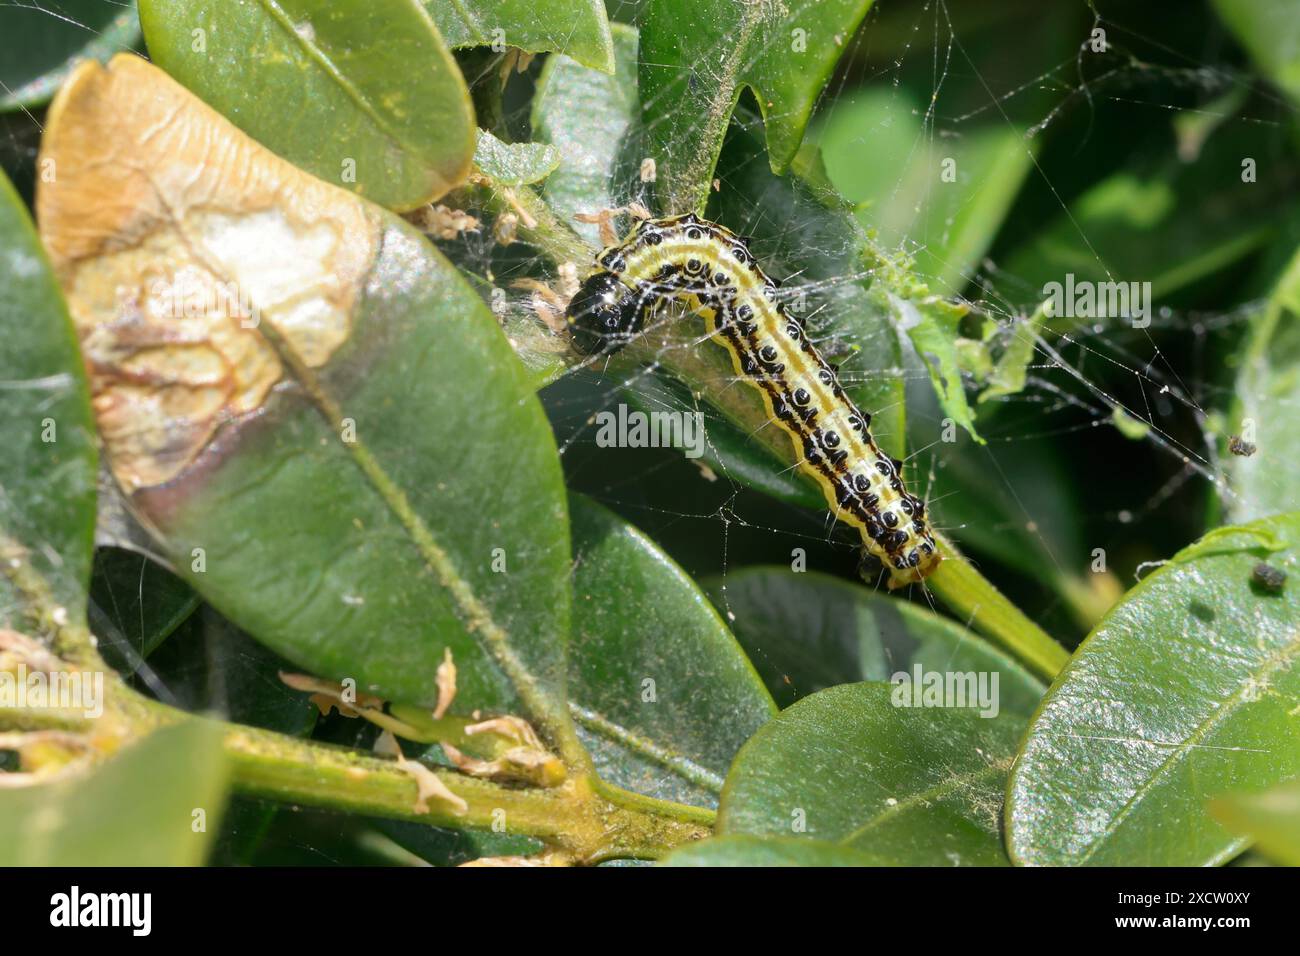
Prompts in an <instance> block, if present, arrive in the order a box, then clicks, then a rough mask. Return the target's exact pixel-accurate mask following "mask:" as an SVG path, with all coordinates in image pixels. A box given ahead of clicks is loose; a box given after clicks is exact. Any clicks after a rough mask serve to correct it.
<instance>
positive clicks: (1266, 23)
mask: <svg viewBox="0 0 1300 956" xmlns="http://www.w3.org/2000/svg"><path fill="white" fill-rule="evenodd" d="M1213 6H1214V9H1215V10H1216V11H1218V14H1219V17H1220V18H1221V19H1222V20H1223V22H1224V23H1226V24H1227V25H1228V28H1229V29H1230V30H1232V32H1233V33H1234V34H1235V35H1236V37H1237V41H1238V42H1239V43H1241V45H1242V46H1243V47H1245V48H1246V52H1247V53H1249V54H1250V55H1251V58H1252V59H1254V61H1255V62H1256V63H1258V64H1259V66H1260V68H1261V69H1262V70H1263V71H1264V73H1265V74H1266V75H1267V76H1268V77H1269V78H1270V79H1271V80H1272V81H1273V82H1274V83H1276V84H1277V85H1278V86H1279V87H1280V88H1281V89H1282V91H1283V92H1284V93H1286V94H1287V96H1289V97H1290V98H1291V101H1292V103H1300V19H1297V17H1296V10H1295V5H1294V4H1292V3H1290V2H1289V0H1214V4H1213Z"/></svg>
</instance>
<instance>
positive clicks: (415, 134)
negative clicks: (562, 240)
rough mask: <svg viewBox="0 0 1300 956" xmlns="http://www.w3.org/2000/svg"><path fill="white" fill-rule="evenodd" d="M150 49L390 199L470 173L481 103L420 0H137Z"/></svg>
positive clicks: (264, 131)
mask: <svg viewBox="0 0 1300 956" xmlns="http://www.w3.org/2000/svg"><path fill="white" fill-rule="evenodd" d="M140 22H141V23H142V24H143V26H144V36H145V41H146V42H147V43H148V46H149V55H150V57H152V58H153V61H154V62H155V63H157V64H158V65H159V66H161V67H162V68H163V69H165V70H166V71H167V72H168V73H170V74H171V75H172V76H173V77H175V78H176V79H177V80H179V81H180V82H181V83H183V84H184V85H185V86H187V87H189V88H190V89H191V90H192V91H194V92H195V93H196V94H197V95H198V96H199V97H201V98H202V99H203V100H204V101H205V102H207V103H208V104H209V105H210V106H212V107H213V108H214V109H216V110H217V111H218V112H220V113H222V114H223V115H225V116H226V117H227V118H228V119H230V120H231V121H233V122H234V123H235V124H236V125H237V126H239V127H240V128H241V129H242V130H244V132H246V133H248V134H249V135H250V136H252V137H253V138H254V139H256V140H258V141H259V142H260V143H262V144H263V145H264V146H266V147H267V148H269V149H271V150H273V151H275V152H276V153H279V154H280V155H281V156H283V157H285V158H286V159H288V160H290V161H291V162H293V163H295V164H297V165H298V166H300V167H302V168H303V169H305V170H307V171H308V172H310V173H312V174H313V175H316V176H319V177H320V178H321V179H323V180H325V181H326V182H329V183H333V184H335V185H338V186H343V187H344V188H347V189H350V190H352V191H354V192H356V193H358V194H360V195H362V196H365V197H366V198H367V199H370V200H373V201H374V202H377V203H379V204H380V205H383V206H388V207H389V208H392V209H397V210H405V209H413V208H415V207H417V206H421V205H423V204H424V203H427V202H429V201H431V200H433V199H437V198H438V197H440V196H442V195H443V194H444V193H446V192H447V191H448V190H449V189H452V188H453V187H455V186H457V185H459V184H460V183H461V182H462V181H463V180H464V179H465V177H466V176H467V175H468V174H469V170H470V160H471V157H472V156H473V153H474V112H473V109H472V107H471V105H470V99H469V91H468V90H467V89H466V87H465V81H464V79H463V78H462V77H461V75H460V70H459V69H458V68H457V66H456V62H455V60H454V59H453V58H452V56H451V53H450V52H449V51H448V50H447V47H446V46H445V44H444V43H443V41H442V38H441V37H440V36H439V35H438V31H437V28H435V27H434V25H433V21H432V20H430V19H429V17H428V15H427V14H426V13H425V12H424V10H423V9H422V8H421V7H420V6H419V5H418V4H417V3H414V2H412V0H366V2H355V0H348V2H341V3H333V4H330V5H329V6H328V8H326V7H322V6H321V5H320V4H319V3H312V2H310V0H261V2H256V3H253V2H250V3H218V4H211V5H208V6H205V7H200V8H196V7H194V5H193V4H191V3H188V2H186V0H142V2H141V3H140Z"/></svg>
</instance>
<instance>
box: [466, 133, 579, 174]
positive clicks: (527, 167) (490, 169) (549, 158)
mask: <svg viewBox="0 0 1300 956" xmlns="http://www.w3.org/2000/svg"><path fill="white" fill-rule="evenodd" d="M559 164H560V153H559V150H557V149H556V148H555V147H554V146H548V145H547V144H545V143H503V142H501V140H499V139H497V138H496V137H495V136H493V135H492V134H491V133H489V132H488V131H487V130H482V129H481V130H479V131H478V148H477V149H475V150H474V165H475V166H477V167H478V168H479V171H480V172H482V173H484V174H485V175H488V176H491V177H492V178H493V179H494V180H496V181H497V182H498V183H500V184H501V185H503V186H524V185H527V184H529V183H536V182H541V181H542V180H543V179H545V178H546V177H547V176H549V175H550V174H551V172H552V171H553V170H554V169H555V167H556V166H558V165H559Z"/></svg>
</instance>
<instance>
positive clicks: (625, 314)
mask: <svg viewBox="0 0 1300 956" xmlns="http://www.w3.org/2000/svg"><path fill="white" fill-rule="evenodd" d="M641 314H642V309H641V302H640V297H639V296H638V295H637V294H636V292H635V291H634V290H633V289H631V288H630V287H629V286H627V285H625V284H624V283H623V282H621V281H620V280H619V278H618V276H616V275H614V273H612V272H597V273H594V274H593V275H591V276H590V277H588V279H587V281H586V282H584V283H583V284H582V286H581V288H579V289H578V291H577V293H576V294H575V295H574V297H573V299H572V300H570V302H569V308H568V310H567V311H566V313H565V319H566V321H567V323H568V326H569V333H570V334H571V335H572V336H573V344H574V345H575V346H577V348H578V349H579V350H581V351H583V352H585V353H587V354H588V355H595V354H601V353H608V352H616V351H617V350H619V349H621V348H622V347H623V346H624V345H626V344H627V343H628V342H630V341H631V340H632V339H633V338H635V337H636V334H637V332H639V331H640V330H641Z"/></svg>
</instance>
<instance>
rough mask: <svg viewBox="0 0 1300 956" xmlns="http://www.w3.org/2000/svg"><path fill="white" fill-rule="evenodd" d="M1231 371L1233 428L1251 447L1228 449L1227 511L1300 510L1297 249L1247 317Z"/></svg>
mask: <svg viewBox="0 0 1300 956" xmlns="http://www.w3.org/2000/svg"><path fill="white" fill-rule="evenodd" d="M1239 361H1240V369H1239V371H1238V374H1237V387H1236V391H1235V398H1236V408H1235V414H1234V415H1233V416H1232V420H1231V421H1230V422H1229V423H1228V424H1229V428H1230V430H1231V431H1232V433H1233V434H1236V435H1238V436H1239V437H1243V438H1244V439H1245V440H1246V441H1248V442H1249V443H1251V444H1253V445H1254V446H1255V447H1256V451H1255V453H1254V454H1253V455H1250V456H1246V457H1242V456H1238V455H1233V454H1228V455H1225V456H1224V463H1225V465H1226V466H1227V467H1228V470H1229V473H1230V474H1231V476H1232V484H1231V488H1232V490H1233V491H1234V492H1235V494H1233V495H1230V496H1229V497H1228V512H1229V513H1230V514H1231V515H1232V517H1233V520H1235V521H1237V522H1242V521H1248V520H1250V519H1252V518H1258V517H1262V516H1264V515H1269V514H1275V513H1277V512H1279V511H1294V510H1297V509H1300V497H1297V489H1298V488H1300V435H1297V434H1296V428H1295V409H1296V407H1297V404H1298V403H1300V254H1296V255H1295V256H1294V258H1292V260H1291V262H1290V264H1289V265H1288V266H1287V268H1286V270H1285V271H1284V272H1283V274H1282V276H1281V277H1280V278H1279V280H1278V282H1277V285H1276V286H1275V287H1274V289H1273V292H1272V294H1271V295H1270V296H1269V298H1268V300H1267V301H1266V302H1265V303H1264V306H1263V308H1262V309H1260V310H1259V311H1258V312H1257V313H1256V315H1255V317H1254V320H1253V327H1252V329H1251V334H1250V337H1249V339H1248V340H1247V342H1246V347H1245V349H1244V354H1243V356H1242V357H1241V359H1240V360H1239Z"/></svg>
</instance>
